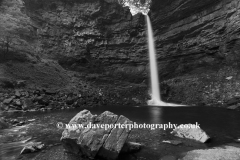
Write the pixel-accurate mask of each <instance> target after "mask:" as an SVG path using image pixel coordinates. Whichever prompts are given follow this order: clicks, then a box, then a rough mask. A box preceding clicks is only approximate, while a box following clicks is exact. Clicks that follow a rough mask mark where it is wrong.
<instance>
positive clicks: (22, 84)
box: [15, 80, 26, 88]
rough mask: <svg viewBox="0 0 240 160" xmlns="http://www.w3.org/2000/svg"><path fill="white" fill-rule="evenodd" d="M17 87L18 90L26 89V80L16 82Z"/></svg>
mask: <svg viewBox="0 0 240 160" xmlns="http://www.w3.org/2000/svg"><path fill="white" fill-rule="evenodd" d="M15 86H16V87H18V88H20V87H25V86H26V81H25V80H19V81H16V84H15Z"/></svg>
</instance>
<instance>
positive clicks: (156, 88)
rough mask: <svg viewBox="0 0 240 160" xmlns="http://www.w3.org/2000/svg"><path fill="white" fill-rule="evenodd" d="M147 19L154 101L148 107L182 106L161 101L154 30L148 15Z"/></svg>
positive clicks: (150, 101) (149, 102)
mask: <svg viewBox="0 0 240 160" xmlns="http://www.w3.org/2000/svg"><path fill="white" fill-rule="evenodd" d="M146 19H147V30H148V50H149V59H150V72H151V92H152V93H151V97H152V99H151V100H149V101H148V105H156V106H180V105H177V104H172V103H165V102H163V101H162V100H161V95H160V87H159V79H158V68H157V60H156V53H155V45H154V37H153V30H152V25H151V21H150V18H149V16H148V15H146Z"/></svg>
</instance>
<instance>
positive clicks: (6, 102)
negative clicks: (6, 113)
mask: <svg viewBox="0 0 240 160" xmlns="http://www.w3.org/2000/svg"><path fill="white" fill-rule="evenodd" d="M12 100H13V98H8V99H5V100H4V101H3V104H10V103H11V102H12Z"/></svg>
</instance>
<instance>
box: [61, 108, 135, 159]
mask: <svg viewBox="0 0 240 160" xmlns="http://www.w3.org/2000/svg"><path fill="white" fill-rule="evenodd" d="M90 123H91V124H92V127H91V128H89V126H88V127H87V128H72V129H65V130H64V131H63V133H62V137H61V142H62V144H63V146H64V148H65V149H66V150H67V151H68V152H71V153H74V154H78V155H85V156H87V157H89V158H95V157H96V156H100V157H104V158H107V159H111V158H116V157H117V156H118V154H119V152H120V150H121V149H122V147H123V145H124V143H125V141H126V139H127V137H128V134H129V133H130V131H129V130H128V129H126V128H123V129H122V128H114V129H113V128H111V127H106V128H105V127H104V126H103V127H101V125H105V124H108V125H110V124H115V123H120V124H127V123H131V121H129V120H128V119H127V118H126V117H124V116H120V117H119V116H118V115H116V114H114V113H111V112H109V111H106V112H104V113H102V114H100V115H99V116H97V115H92V114H91V112H90V111H88V110H83V111H81V112H79V113H78V114H77V115H76V116H75V117H73V118H72V119H71V121H70V122H69V124H83V125H84V126H87V125H89V124H90ZM97 125H98V126H97ZM106 153H108V154H110V155H105V154H106ZM113 155H114V156H113ZM106 156H107V157H106Z"/></svg>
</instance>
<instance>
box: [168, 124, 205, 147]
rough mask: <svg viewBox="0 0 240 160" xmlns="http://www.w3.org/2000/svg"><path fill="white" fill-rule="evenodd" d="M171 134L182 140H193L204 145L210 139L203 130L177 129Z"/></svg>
mask: <svg viewBox="0 0 240 160" xmlns="http://www.w3.org/2000/svg"><path fill="white" fill-rule="evenodd" d="M171 133H172V134H173V135H175V136H177V137H180V138H188V139H193V140H196V141H199V142H202V143H205V142H206V141H207V140H209V139H210V137H209V136H208V135H207V134H206V132H204V131H203V130H202V129H201V128H176V129H174V130H173V131H172V132H171Z"/></svg>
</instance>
